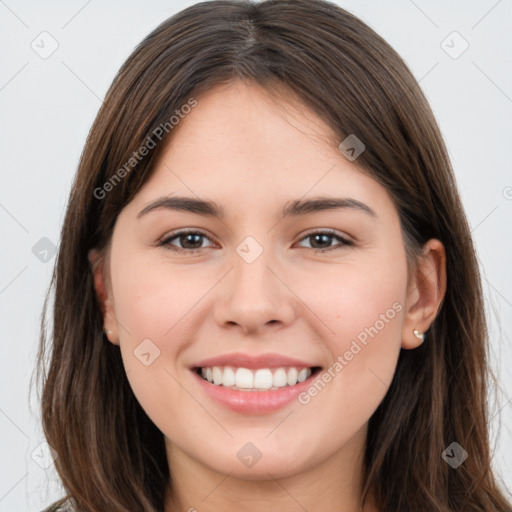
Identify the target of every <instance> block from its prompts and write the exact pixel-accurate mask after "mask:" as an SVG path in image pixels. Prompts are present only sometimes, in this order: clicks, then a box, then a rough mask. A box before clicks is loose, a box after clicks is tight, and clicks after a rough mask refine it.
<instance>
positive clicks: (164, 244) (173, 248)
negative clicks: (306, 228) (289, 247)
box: [158, 229, 354, 253]
mask: <svg viewBox="0 0 512 512" xmlns="http://www.w3.org/2000/svg"><path fill="white" fill-rule="evenodd" d="M186 235H201V236H203V237H205V238H208V239H209V237H208V235H207V234H206V233H203V232H202V231H200V230H197V229H194V230H192V229H191V230H183V231H177V232H176V233H173V234H171V235H170V236H167V237H165V238H164V239H162V240H161V241H160V242H159V243H158V246H159V247H165V248H166V249H168V250H170V251H176V252H187V253H195V252H197V251H200V250H202V249H206V247H198V248H195V249H184V248H182V247H176V246H175V245H172V244H171V241H173V240H175V239H177V238H180V237H182V236H186ZM314 235H327V236H330V237H333V238H336V239H337V240H338V241H339V242H341V243H340V244H338V245H334V246H332V247H328V248H327V249H315V248H313V247H311V248H310V247H303V248H304V249H311V250H312V251H314V252H316V253H317V252H328V251H332V250H335V249H342V248H343V247H344V246H351V245H354V243H353V242H352V241H350V240H347V239H346V238H343V237H342V236H340V235H339V234H337V233H336V232H335V231H334V230H331V229H324V230H319V231H312V232H310V233H307V234H306V235H304V236H303V237H302V238H301V239H300V240H299V242H302V241H303V240H305V239H306V238H310V237H312V236H314Z"/></svg>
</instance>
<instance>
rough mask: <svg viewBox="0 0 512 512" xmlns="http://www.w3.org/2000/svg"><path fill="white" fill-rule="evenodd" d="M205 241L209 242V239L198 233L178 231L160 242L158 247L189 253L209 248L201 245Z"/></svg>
mask: <svg viewBox="0 0 512 512" xmlns="http://www.w3.org/2000/svg"><path fill="white" fill-rule="evenodd" d="M205 240H209V238H208V237H207V236H206V235H205V234H204V233H201V232H200V231H180V232H178V233H175V234H173V235H172V236H169V237H167V238H165V239H164V240H162V242H161V243H160V245H161V246H164V247H167V248H169V249H171V250H177V251H189V252H191V251H194V250H199V249H203V248H205V247H211V245H210V246H208V245H203V243H204V242H205ZM212 245H213V244H212Z"/></svg>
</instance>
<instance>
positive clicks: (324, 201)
mask: <svg viewBox="0 0 512 512" xmlns="http://www.w3.org/2000/svg"><path fill="white" fill-rule="evenodd" d="M161 209H165V210H175V211H184V212H189V213H196V214H198V215H205V216H207V217H215V218H218V219H222V218H224V217H225V212H224V209H223V208H222V207H221V206H219V205H217V204H216V203H214V202H213V201H205V200H203V199H195V198H193V197H181V196H179V197H176V196H175V197H168V196H165V197H159V198H158V199H156V200H154V201H152V202H151V203H149V204H148V205H147V206H146V207H144V208H143V209H142V210H141V211H140V212H139V213H138V215H137V218H140V217H142V216H143V215H146V214H147V213H149V212H151V211H155V210H161ZM335 209H350V210H357V211H360V212H364V213H366V214H368V215H370V216H372V217H377V214H376V213H375V211H374V210H372V208H370V207H369V206H368V205H367V204H365V203H363V202H361V201H358V200H357V199H352V198H348V197H344V198H333V197H318V198H314V199H307V200H304V199H297V200H294V201H290V202H288V203H286V204H285V206H284V207H283V209H282V212H281V216H282V217H283V218H284V217H296V216H299V215H305V214H307V213H316V212H322V211H326V210H335Z"/></svg>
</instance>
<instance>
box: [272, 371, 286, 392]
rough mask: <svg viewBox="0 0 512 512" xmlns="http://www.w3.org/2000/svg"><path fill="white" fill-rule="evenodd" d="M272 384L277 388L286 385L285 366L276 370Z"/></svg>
mask: <svg viewBox="0 0 512 512" xmlns="http://www.w3.org/2000/svg"><path fill="white" fill-rule="evenodd" d="M272 384H273V385H274V387H275V388H282V387H284V386H286V384H287V382H286V370H285V369H284V368H278V369H277V370H276V371H275V372H274V377H273V379H272Z"/></svg>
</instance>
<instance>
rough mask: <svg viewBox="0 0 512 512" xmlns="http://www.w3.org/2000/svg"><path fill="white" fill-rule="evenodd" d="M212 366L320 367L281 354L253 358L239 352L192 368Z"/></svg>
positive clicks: (210, 359) (208, 360)
mask: <svg viewBox="0 0 512 512" xmlns="http://www.w3.org/2000/svg"><path fill="white" fill-rule="evenodd" d="M211 366H235V367H237V368H279V367H286V366H294V367H297V368H313V367H315V366H319V365H316V364H312V363H311V362H307V361H301V360H300V359H295V358H292V357H287V356H283V355H280V354H260V355H257V356H251V355H249V354H242V353H239V352H237V353H234V354H224V355H221V356H217V357H211V358H209V359H204V360H203V361H200V362H199V363H196V364H194V365H193V366H192V368H209V367H211Z"/></svg>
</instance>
